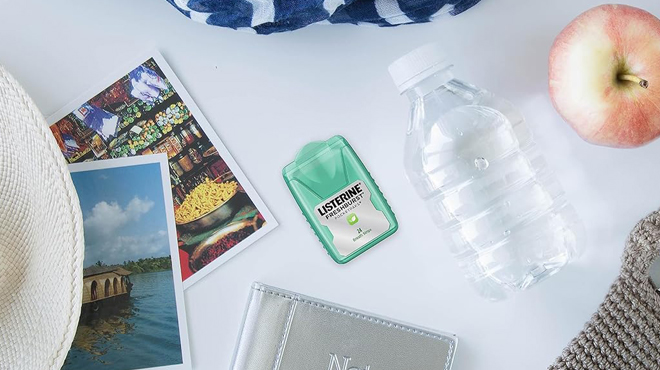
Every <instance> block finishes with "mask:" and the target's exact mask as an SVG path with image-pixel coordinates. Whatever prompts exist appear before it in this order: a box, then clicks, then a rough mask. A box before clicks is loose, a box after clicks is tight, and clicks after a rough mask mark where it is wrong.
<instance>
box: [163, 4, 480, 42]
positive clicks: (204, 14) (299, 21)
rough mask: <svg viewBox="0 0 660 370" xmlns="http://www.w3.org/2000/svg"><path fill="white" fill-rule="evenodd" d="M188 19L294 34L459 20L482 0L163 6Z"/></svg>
mask: <svg viewBox="0 0 660 370" xmlns="http://www.w3.org/2000/svg"><path fill="white" fill-rule="evenodd" d="M167 1H168V2H169V3H170V4H172V5H174V6H175V7H176V8H177V9H179V11H181V13H183V14H185V15H186V16H187V17H189V18H191V19H193V20H195V21H198V22H202V23H206V24H211V25H214V26H221V27H229V28H233V29H246V30H250V31H256V32H257V33H260V34H269V33H273V32H284V31H292V30H295V29H298V28H302V27H305V26H307V25H310V24H314V23H352V24H375V25H378V26H382V27H388V26H397V25H400V24H408V23H421V22H429V21H431V20H432V19H433V18H435V17H437V16H440V15H445V14H449V15H458V14H460V13H462V12H464V11H466V10H468V9H469V8H471V7H472V6H474V5H475V4H477V3H478V2H479V1H480V0H167Z"/></svg>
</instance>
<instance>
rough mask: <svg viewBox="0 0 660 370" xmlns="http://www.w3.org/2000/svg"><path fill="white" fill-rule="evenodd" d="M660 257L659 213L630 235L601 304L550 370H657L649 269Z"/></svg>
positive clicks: (659, 325)
mask: <svg viewBox="0 0 660 370" xmlns="http://www.w3.org/2000/svg"><path fill="white" fill-rule="evenodd" d="M659 256H660V212H657V211H656V212H654V213H652V214H650V215H649V216H647V217H646V218H644V219H643V220H641V221H640V222H639V223H638V224H637V226H635V228H634V229H633V231H632V232H631V233H630V236H629V238H628V241H627V243H626V250H625V252H624V254H623V266H622V268H621V273H620V275H619V277H618V278H617V280H616V281H615V282H614V284H613V285H612V287H611V288H610V291H609V292H608V294H607V296H606V298H605V301H604V302H603V303H602V304H601V305H600V307H599V309H598V311H597V312H596V314H595V315H594V316H593V317H592V318H591V321H589V322H588V323H587V325H586V326H585V328H584V330H582V332H580V334H579V335H578V336H577V337H576V338H574V339H573V341H571V343H570V344H569V345H568V346H567V347H566V348H565V349H564V351H563V352H562V355H561V356H560V357H559V358H558V359H557V360H556V362H555V363H554V365H552V366H550V367H549V369H551V370H554V369H557V370H559V369H623V370H627V369H631V370H632V369H635V370H637V369H660V294H658V292H657V291H656V290H655V288H654V287H653V285H652V284H651V281H650V276H649V270H650V267H651V265H652V264H653V262H654V261H655V259H656V258H658V257H659Z"/></svg>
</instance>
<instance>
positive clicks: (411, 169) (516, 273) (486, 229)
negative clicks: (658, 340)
mask: <svg viewBox="0 0 660 370" xmlns="http://www.w3.org/2000/svg"><path fill="white" fill-rule="evenodd" d="M406 95H407V96H408V97H409V98H410V100H411V103H412V109H411V117H410V124H409V127H408V132H407V137H406V145H405V167H406V172H407V175H408V178H409V180H410V181H411V183H412V184H413V185H414V186H415V189H416V190H417V192H418V194H419V195H420V196H421V197H422V198H423V199H424V200H425V202H426V204H427V207H428V208H429V211H430V213H431V215H432V216H433V218H434V221H435V222H436V224H437V225H438V226H439V227H440V228H441V230H443V232H444V234H445V238H443V240H445V241H447V242H448V243H447V244H449V247H450V248H451V251H452V254H453V255H454V256H455V258H456V259H457V261H458V263H459V265H460V266H461V268H462V269H463V271H464V273H465V275H466V277H467V278H468V280H470V281H471V282H472V283H473V285H474V286H475V287H476V288H477V290H478V291H479V293H480V294H481V295H482V296H484V297H486V298H488V299H491V300H499V299H503V298H505V297H506V296H507V295H508V294H509V293H511V292H514V291H518V290H524V289H526V288H528V287H529V286H531V285H533V284H535V283H536V282H538V281H541V280H543V279H544V278H546V277H548V276H551V275H553V274H554V273H556V272H557V271H559V270H560V269H561V268H562V267H563V266H565V265H566V264H567V263H568V262H569V261H570V260H571V259H573V258H575V257H576V255H577V254H578V253H579V252H580V249H581V244H582V238H583V227H582V224H581V221H580V220H579V218H578V217H577V215H576V213H575V211H574V210H573V208H572V207H571V206H570V204H569V203H568V202H567V200H566V197H565V195H564V192H563V190H562V188H561V186H560V184H559V183H558V182H557V180H556V178H555V176H554V174H553V173H552V171H550V169H549V168H548V166H547V164H546V162H545V161H544V160H543V158H542V156H541V155H540V154H539V152H538V150H537V148H536V145H535V144H534V141H533V140H532V136H531V133H530V131H529V129H528V127H527V126H526V124H525V120H524V118H523V116H522V115H521V113H520V112H519V111H518V110H516V108H515V107H514V106H513V105H512V104H511V103H509V102H508V101H506V100H504V99H500V98H498V97H496V96H494V95H493V94H491V93H490V92H488V91H486V90H483V89H479V88H478V87H476V86H473V85H470V84H467V83H464V82H461V81H459V80H457V79H454V78H453V76H452V75H451V72H450V71H449V70H448V69H446V70H443V71H439V72H438V73H436V74H435V75H433V76H430V77H429V78H426V79H424V80H422V81H420V82H419V83H418V84H417V85H415V86H413V87H411V88H410V89H409V90H408V91H406Z"/></svg>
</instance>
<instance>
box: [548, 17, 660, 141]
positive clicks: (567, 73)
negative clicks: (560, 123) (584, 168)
mask: <svg viewBox="0 0 660 370" xmlns="http://www.w3.org/2000/svg"><path fill="white" fill-rule="evenodd" d="M549 79H550V97H551V98H552V102H553V104H554V106H555V108H556V109H557V111H558V112H559V114H561V116H562V117H563V118H564V119H565V120H566V121H567V122H568V123H569V124H570V125H571V126H573V128H574V129H575V131H577V133H578V134H579V135H580V136H581V137H582V138H583V139H585V140H586V141H588V142H590V143H593V144H598V145H605V146H611V147H625V148H631V147H638V146H641V145H644V144H646V143H648V142H650V141H651V140H653V139H655V138H656V137H658V136H660V20H659V19H658V18H656V17H655V16H653V15H652V14H651V13H648V12H646V11H644V10H642V9H638V8H634V7H631V6H627V5H601V6H598V7H595V8H593V9H591V10H588V11H586V12H585V13H583V14H582V15H580V16H579V17H577V18H576V19H575V20H573V22H571V23H570V24H569V25H568V26H567V27H566V28H565V29H564V30H563V31H562V32H561V33H560V34H559V36H557V39H556V40H555V43H554V45H553V46H552V50H551V52H550V73H549Z"/></svg>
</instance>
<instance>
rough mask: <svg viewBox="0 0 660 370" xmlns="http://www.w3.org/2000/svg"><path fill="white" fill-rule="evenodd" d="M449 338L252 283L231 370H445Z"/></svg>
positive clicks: (452, 344) (450, 356)
mask: <svg viewBox="0 0 660 370" xmlns="http://www.w3.org/2000/svg"><path fill="white" fill-rule="evenodd" d="M457 341H458V340H457V338H456V336H454V335H451V334H446V333H440V332H436V331H432V330H428V329H423V328H419V327H415V326H412V325H408V324H403V323H400V322H396V321H393V320H389V319H385V318H382V317H377V316H373V315H371V314H368V313H364V312H360V311H356V310H353V309H350V308H346V307H343V306H339V305H335V304H332V303H328V302H324V301H321V300H318V299H315V298H311V297H307V296H304V295H300V294H297V293H293V292H288V291H285V290H282V289H278V288H273V287H270V286H267V285H263V284H260V283H254V284H253V286H252V292H251V295H250V299H249V303H248V308H247V311H246V314H245V322H244V325H243V328H242V331H241V333H240V336H239V339H238V344H237V348H236V353H235V355H234V361H233V365H232V367H231V369H233V370H317V369H318V370H399V369H420V370H421V369H428V370H436V369H437V370H448V369H450V368H451V365H452V362H453V360H454V353H455V351H456V345H457Z"/></svg>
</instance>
